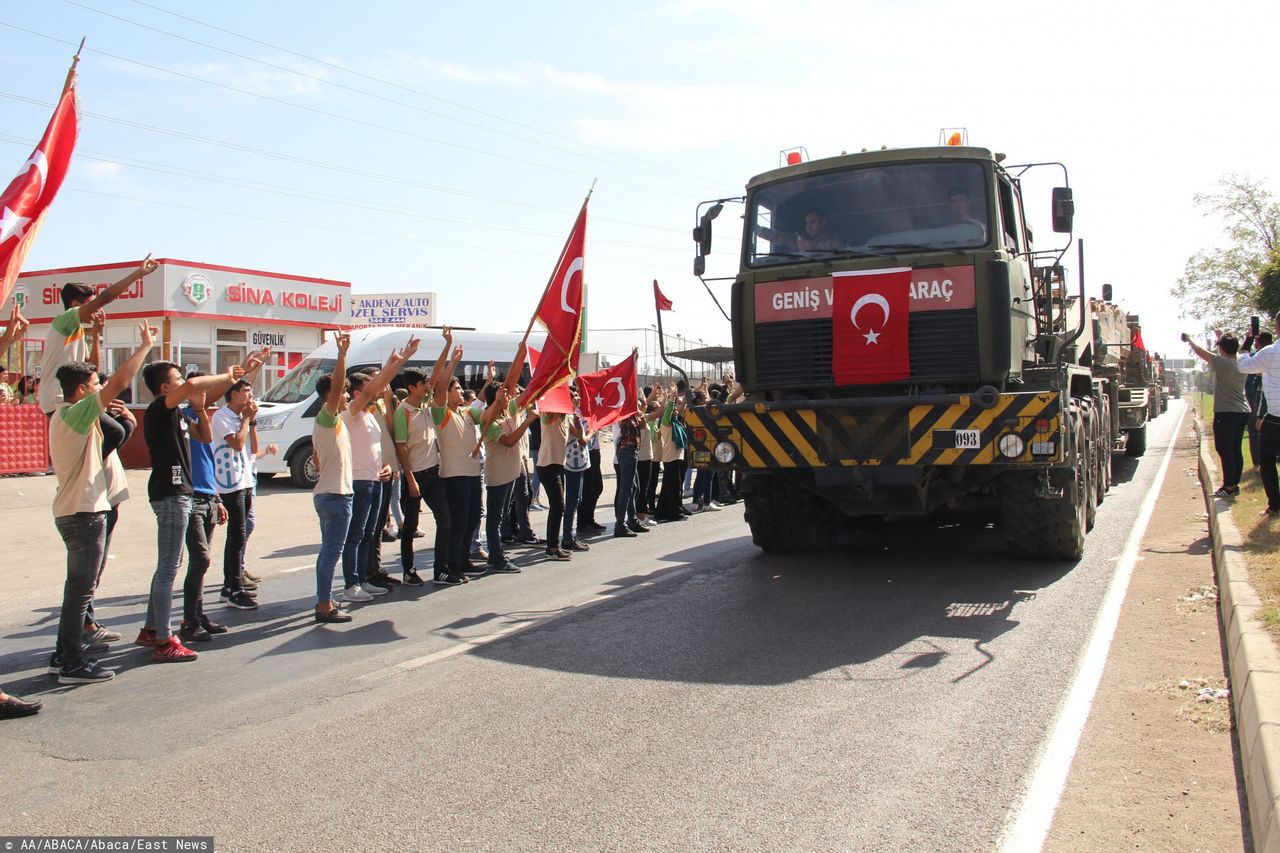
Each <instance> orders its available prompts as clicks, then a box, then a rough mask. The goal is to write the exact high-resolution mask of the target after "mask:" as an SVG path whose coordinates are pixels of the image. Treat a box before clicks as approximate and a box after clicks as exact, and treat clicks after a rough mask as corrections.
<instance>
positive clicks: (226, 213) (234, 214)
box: [66, 185, 680, 269]
mask: <svg viewBox="0 0 1280 853" xmlns="http://www.w3.org/2000/svg"><path fill="white" fill-rule="evenodd" d="M66 189H67V190H69V191H70V192H78V193H85V194H87V195H97V196H104V197H106V198H115V199H120V200H122V201H130V202H135V203H138V204H152V205H161V206H163V207H173V208H177V209H179V210H195V211H199V212H200V213H213V214H217V215H218V216H222V217H231V218H235V219H250V220H253V221H255V222H271V223H274V224H277V225H293V226H296V227H299V228H312V229H315V228H318V229H322V230H325V231H340V232H342V233H343V234H356V235H359V236H362V237H376V238H378V239H385V240H402V241H405V242H410V243H423V244H426V245H428V246H448V247H450V248H453V249H465V250H467V251H470V252H500V253H502V254H507V255H525V256H529V257H536V258H542V259H544V260H545V259H546V258H547V257H548V255H547V253H544V252H530V251H524V250H521V249H507V248H504V247H501V246H475V245H466V244H462V243H452V242H449V241H447V240H428V239H425V238H422V237H406V236H404V235H401V234H384V233H380V232H377V231H363V230H360V229H356V228H347V227H345V226H339V225H321V224H318V223H315V222H298V221H297V220H293V219H279V218H276V217H271V216H258V215H255V214H252V213H245V212H244V211H241V210H217V209H214V208H211V207H204V206H199V207H197V206H196V205H191V204H179V203H178V202H174V201H159V200H157V199H151V198H138V197H137V196H127V195H121V194H120V193H109V192H105V191H103V190H93V189H89V188H88V187H79V186H74V185H66ZM592 264H593V265H595V264H604V265H606V266H608V265H619V266H637V267H647V268H649V269H680V267H674V266H670V265H666V266H657V265H654V264H649V263H642V262H639V261H616V260H609V259H596V258H593V259H592Z"/></svg>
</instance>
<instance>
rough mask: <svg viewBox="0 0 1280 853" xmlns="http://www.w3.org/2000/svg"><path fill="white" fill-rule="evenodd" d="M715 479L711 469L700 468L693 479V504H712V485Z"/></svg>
mask: <svg viewBox="0 0 1280 853" xmlns="http://www.w3.org/2000/svg"><path fill="white" fill-rule="evenodd" d="M713 481H714V477H713V476H712V474H711V469H709V468H699V469H698V472H697V475H696V476H695V477H694V478H693V502H694V503H696V504H701V505H702V506H706V505H707V504H709V503H711V484H712V482H713Z"/></svg>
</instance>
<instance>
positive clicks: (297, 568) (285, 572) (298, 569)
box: [276, 566, 315, 575]
mask: <svg viewBox="0 0 1280 853" xmlns="http://www.w3.org/2000/svg"><path fill="white" fill-rule="evenodd" d="M314 568H315V566H294V567H293V568H292V569H281V570H280V571H279V572H276V574H280V575H291V574H293V573H294V572H305V571H306V570H307V569H314Z"/></svg>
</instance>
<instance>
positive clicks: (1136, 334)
mask: <svg viewBox="0 0 1280 853" xmlns="http://www.w3.org/2000/svg"><path fill="white" fill-rule="evenodd" d="M1131 343H1132V344H1133V347H1134V349H1140V350H1143V351H1144V352H1145V351H1146V349H1147V345H1146V344H1145V343H1143V342H1142V330H1141V329H1137V328H1135V329H1134V330H1133V341H1132V342H1131Z"/></svg>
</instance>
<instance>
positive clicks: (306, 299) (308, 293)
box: [10, 258, 351, 405]
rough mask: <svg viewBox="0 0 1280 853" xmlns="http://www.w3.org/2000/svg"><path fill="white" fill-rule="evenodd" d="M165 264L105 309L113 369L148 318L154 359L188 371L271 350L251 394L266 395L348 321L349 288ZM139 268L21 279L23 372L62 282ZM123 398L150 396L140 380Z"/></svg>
mask: <svg viewBox="0 0 1280 853" xmlns="http://www.w3.org/2000/svg"><path fill="white" fill-rule="evenodd" d="M158 262H159V267H158V268H157V269H156V270H155V271H154V272H152V273H150V274H149V275H146V276H143V277H142V278H139V279H138V280H137V281H135V282H134V283H133V285H132V286H131V287H130V288H129V289H128V290H126V291H125V293H124V294H123V295H122V296H120V297H119V298H118V299H116V301H115V302H113V303H111V305H109V306H108V307H107V327H106V332H105V334H104V338H103V344H102V349H103V361H104V362H105V364H104V365H103V369H104V370H105V371H106V372H110V371H111V370H114V369H115V366H116V365H118V364H120V363H122V362H123V361H124V360H125V359H126V358H128V356H129V354H130V353H131V352H133V350H134V349H136V348H137V346H138V344H139V343H140V341H141V339H140V337H139V335H138V323H139V322H140V321H142V320H147V321H149V322H150V323H151V324H152V325H153V326H155V327H156V328H158V329H159V330H160V335H159V341H158V343H159V346H157V347H156V349H155V350H153V356H152V358H153V359H166V360H168V361H172V362H174V363H175V364H178V365H179V366H181V367H182V369H183V371H184V372H187V371H190V370H201V371H204V372H206V373H214V372H220V371H224V370H227V369H228V368H229V367H230V366H231V365H233V364H239V363H241V362H243V361H244V360H245V358H246V357H248V354H249V353H250V352H252V351H254V350H257V349H261V348H262V347H264V346H270V347H271V360H270V363H269V364H268V365H267V366H266V367H264V368H263V370H262V373H261V375H260V376H259V378H258V380H257V382H256V384H255V389H254V390H255V391H257V392H262V391H265V390H266V389H267V388H269V387H270V386H271V385H272V383H274V382H275V381H276V380H277V379H279V378H280V377H282V376H283V375H284V374H285V373H286V372H287V371H288V370H289V369H290V368H292V367H294V366H295V365H296V364H297V363H298V362H300V361H301V360H302V359H303V358H304V357H305V356H306V355H307V354H308V353H310V352H311V351H312V350H314V349H315V348H316V347H318V346H320V344H322V343H323V342H324V340H325V338H326V332H329V331H331V330H333V329H334V328H335V327H346V326H348V325H350V322H351V283H350V282H345V281H333V280H330V279H323V278H312V277H309V276H298V275H289V274H285V273H273V272H265V271H263V270H250V269H241V268H239V267H228V266H220V265H217V264H205V263H197V262H194V261H180V260H175V259H173V258H160V259H159V260H158ZM139 264H140V261H128V262H125V263H117V264H97V265H93V266H83V267H67V268H64V269H53V270H36V271H32V272H26V273H23V274H22V275H21V276H19V277H18V282H17V284H16V285H15V289H14V295H15V298H16V299H18V301H19V304H20V305H21V306H22V312H23V314H24V315H25V316H26V317H27V318H28V319H29V320H30V321H31V328H30V329H29V330H28V332H27V335H28V339H27V341H26V342H25V343H24V347H25V353H24V355H25V360H26V372H28V373H32V374H35V373H36V371H37V369H38V368H39V365H40V351H41V349H42V348H43V340H44V337H45V333H46V332H47V330H48V324H49V323H50V322H51V321H52V320H53V318H54V317H55V316H57V315H58V314H59V313H61V312H62V310H63V308H62V296H61V290H62V286H63V285H64V284H67V283H68V282H79V283H81V284H87V285H90V286H92V287H94V288H95V289H99V290H101V289H105V288H106V287H109V286H110V285H111V284H113V283H115V282H117V281H119V280H120V279H121V278H123V277H124V276H126V275H128V274H129V272H130V270H134V269H137V267H138V266H139ZM10 369H11V370H17V369H18V365H17V364H14V365H12V366H11V367H10ZM122 396H124V397H125V399H126V400H127V401H128V402H131V403H134V404H138V405H142V404H146V403H148V402H150V401H151V399H152V398H151V394H149V393H148V392H147V389H146V386H145V385H144V384H143V382H142V377H141V374H139V376H138V377H137V378H136V379H135V380H134V387H133V388H132V389H130V393H129V394H127V395H122Z"/></svg>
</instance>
